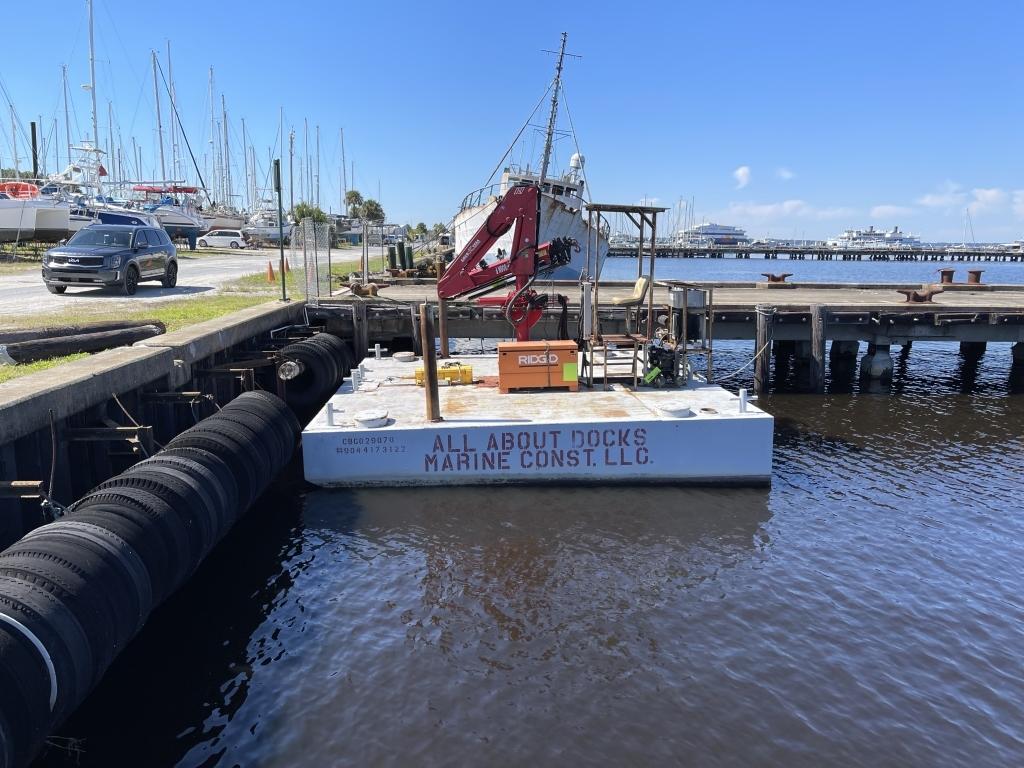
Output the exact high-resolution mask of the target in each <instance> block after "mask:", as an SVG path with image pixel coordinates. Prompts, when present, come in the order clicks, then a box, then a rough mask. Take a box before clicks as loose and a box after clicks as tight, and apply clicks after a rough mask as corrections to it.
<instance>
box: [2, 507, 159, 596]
mask: <svg viewBox="0 0 1024 768" xmlns="http://www.w3.org/2000/svg"><path fill="white" fill-rule="evenodd" d="M69 519H72V520H78V521H81V522H84V523H91V524H92V525H96V526H99V527H100V528H105V529H106V530H108V531H110V532H111V533H113V534H114V535H115V536H120V537H121V538H122V539H124V540H125V541H126V542H127V543H128V544H129V545H130V546H131V547H132V548H134V549H135V551H136V552H138V553H139V557H140V558H142V562H143V563H144V564H145V566H146V572H147V573H148V574H149V582H150V586H151V590H152V594H153V597H152V601H151V603H152V606H151V607H156V606H157V605H159V604H160V603H161V602H163V600H164V598H165V597H167V594H168V588H169V586H170V584H171V580H172V579H173V578H174V574H173V573H172V570H171V568H172V561H173V559H174V557H175V554H174V552H172V551H171V550H169V549H168V547H167V542H166V541H165V540H164V539H163V537H162V536H161V535H160V531H158V530H157V529H156V526H154V525H153V524H152V522H150V520H149V517H148V516H147V515H146V513H145V512H142V511H140V510H138V509H135V508H134V507H130V506H128V505H127V504H118V503H116V502H108V503H106V504H94V505H93V506H91V507H85V508H84V509H80V510H77V511H76V512H75V514H74V516H73V517H70V518H69ZM0 567H2V560H0Z"/></svg>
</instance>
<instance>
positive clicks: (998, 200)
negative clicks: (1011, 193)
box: [967, 187, 1006, 213]
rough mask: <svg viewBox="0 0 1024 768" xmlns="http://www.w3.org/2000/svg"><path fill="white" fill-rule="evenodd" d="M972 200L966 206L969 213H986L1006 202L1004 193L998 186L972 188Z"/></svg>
mask: <svg viewBox="0 0 1024 768" xmlns="http://www.w3.org/2000/svg"><path fill="white" fill-rule="evenodd" d="M971 194H972V195H973V196H974V200H973V201H971V204H970V205H968V206H967V208H968V209H969V210H970V212H971V213H986V212H988V211H992V210H996V209H998V208H1001V207H1002V205H1003V203H1005V202H1006V193H1005V192H1004V191H1003V190H1001V189H999V188H998V187H991V188H989V189H984V188H977V189H972V190H971Z"/></svg>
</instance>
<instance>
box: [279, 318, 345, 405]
mask: <svg viewBox="0 0 1024 768" xmlns="http://www.w3.org/2000/svg"><path fill="white" fill-rule="evenodd" d="M278 354H279V355H280V357H281V359H282V360H291V361H293V362H297V363H299V364H301V365H302V373H300V374H299V375H298V376H296V377H295V378H294V379H291V380H289V381H288V382H286V384H285V400H287V401H288V405H290V406H291V407H292V408H293V409H294V410H295V412H296V413H297V414H299V415H300V416H302V417H303V418H308V417H310V416H312V415H313V414H314V413H315V412H316V410H317V409H319V408H320V406H322V405H323V403H324V401H325V400H326V399H327V398H328V397H330V396H331V395H333V394H334V392H335V390H337V388H338V387H339V386H340V384H341V381H342V379H344V378H345V377H346V376H348V374H349V372H350V371H351V370H352V366H353V365H354V364H355V357H354V356H353V354H352V350H351V349H349V346H348V344H346V343H345V342H344V341H342V340H341V339H339V338H338V337H337V336H334V335H333V334H330V333H318V334H315V335H313V336H310V337H309V338H308V339H302V340H301V341H296V342H294V343H292V344H289V345H288V346H286V347H284V348H282V349H281V351H280V352H279V353H278Z"/></svg>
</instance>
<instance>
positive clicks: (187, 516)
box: [94, 467, 214, 573]
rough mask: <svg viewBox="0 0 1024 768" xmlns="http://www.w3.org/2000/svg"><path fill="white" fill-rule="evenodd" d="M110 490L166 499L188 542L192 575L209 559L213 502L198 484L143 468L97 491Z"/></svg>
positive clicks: (181, 476) (171, 472)
mask: <svg viewBox="0 0 1024 768" xmlns="http://www.w3.org/2000/svg"><path fill="white" fill-rule="evenodd" d="M107 488H141V489H142V490H144V491H149V492H150V493H152V494H153V495H154V496H158V497H160V498H161V499H163V500H164V501H165V502H167V504H169V505H170V506H171V508H172V509H173V510H174V511H175V512H177V516H178V519H179V521H180V523H181V525H183V526H184V527H185V532H186V533H187V534H188V540H189V572H190V573H191V572H192V571H193V570H195V568H196V566H197V565H199V563H200V562H202V559H203V558H204V557H206V553H207V552H208V551H209V549H210V547H211V546H212V545H213V522H212V515H213V513H214V510H213V509H211V507H212V502H211V501H208V497H206V495H205V493H204V492H203V491H202V490H201V488H200V486H199V484H198V483H197V482H196V481H195V480H193V479H191V478H189V477H188V476H187V475H184V474H182V473H180V472H175V471H174V470H171V469H169V468H167V467H151V468H150V467H143V468H141V469H137V470H135V471H132V470H131V469H130V468H129V470H128V471H126V472H123V473H121V474H120V475H117V476H116V477H112V478H110V479H109V480H107V481H105V482H103V483H100V484H99V485H98V486H96V488H95V489H94V490H104V489H107Z"/></svg>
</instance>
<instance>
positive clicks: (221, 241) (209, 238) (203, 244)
mask: <svg viewBox="0 0 1024 768" xmlns="http://www.w3.org/2000/svg"><path fill="white" fill-rule="evenodd" d="M247 245H248V243H246V242H245V235H243V234H242V232H241V230H238V229H212V230H210V231H209V232H207V233H206V234H205V235H203V236H202V237H200V238H199V247H200V248H245V247H246V246H247Z"/></svg>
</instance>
